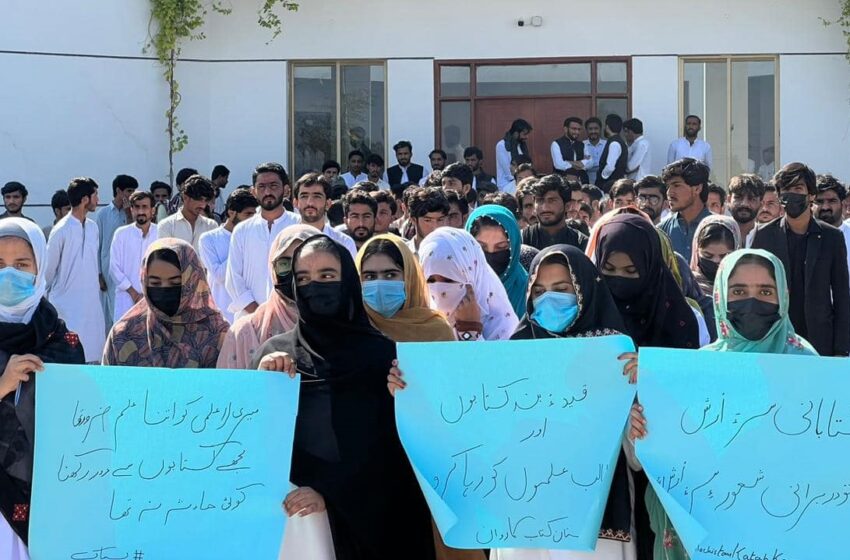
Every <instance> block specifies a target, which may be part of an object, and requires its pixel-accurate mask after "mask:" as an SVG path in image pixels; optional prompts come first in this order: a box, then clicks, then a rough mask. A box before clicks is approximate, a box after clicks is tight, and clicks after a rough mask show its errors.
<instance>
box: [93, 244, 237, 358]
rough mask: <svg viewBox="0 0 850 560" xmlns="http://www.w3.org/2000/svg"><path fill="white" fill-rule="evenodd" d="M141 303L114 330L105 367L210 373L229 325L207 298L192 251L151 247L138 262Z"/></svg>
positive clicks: (173, 246) (169, 246)
mask: <svg viewBox="0 0 850 560" xmlns="http://www.w3.org/2000/svg"><path fill="white" fill-rule="evenodd" d="M142 286H144V291H145V297H144V299H141V300H139V302H138V303H136V304H135V305H134V306H133V307H132V308H131V309H130V311H128V312H127V313H126V314H125V315H124V317H122V318H121V320H120V321H118V322H117V323H115V325H113V327H112V330H111V331H110V332H109V337H108V338H107V340H106V348H105V349H104V351H103V365H107V366H112V365H127V366H139V367H168V368H213V367H215V365H216V361H217V360H218V354H219V350H220V349H221V345H222V342H223V341H224V336H225V334H226V333H227V322H226V321H225V320H224V318H223V317H222V316H221V313H219V311H218V309H216V307H215V304H214V303H213V301H212V298H211V297H210V288H209V285H208V284H207V280H206V274H205V273H204V268H203V266H202V265H201V261H200V260H199V259H198V256H197V254H196V253H195V250H194V249H192V246H191V245H189V244H188V243H186V242H185V241H181V240H179V239H174V238H165V239H160V240H158V241H155V242H154V243H153V244H152V245H151V246H150V247H149V248H148V252H147V253H146V254H145V258H144V261H143V262H142Z"/></svg>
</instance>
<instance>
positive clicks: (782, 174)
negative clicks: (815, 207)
mask: <svg viewBox="0 0 850 560" xmlns="http://www.w3.org/2000/svg"><path fill="white" fill-rule="evenodd" d="M773 184H774V185H775V186H776V190H777V192H778V193H779V200H780V201H781V203H782V206H783V207H784V208H785V217H784V218H781V219H779V220H774V221H772V222H770V223H767V224H764V225H760V226H758V227H757V228H756V232H755V236H754V237H753V244H752V246H753V248H754V249H765V250H767V251H770V252H771V253H773V254H774V255H776V256H777V257H778V258H779V259H780V260H781V261H782V264H783V265H784V266H785V272H786V275H787V276H788V294H789V302H788V303H789V308H788V315H789V317H790V319H791V323H792V324H793V325H794V330H795V331H797V334H799V335H800V336H802V337H803V338H805V339H806V340H808V341H809V342H811V343H812V346H814V347H815V349H816V350H817V351H818V354H820V355H821V356H847V355H848V354H850V279H849V278H848V273H847V247H846V245H845V244H844V235H843V234H842V233H841V232H840V231H838V229H836V228H834V227H833V226H831V225H829V224H827V223H826V222H822V221H820V220H818V219H815V217H814V216H812V209H811V204H812V201H813V200H814V198H815V196H817V194H818V190H817V179H816V177H815V172H814V171H812V170H811V169H810V168H809V167H808V166H806V165H804V164H802V163H789V164H787V165H785V166H784V167H783V168H782V169H780V170H779V172H778V173H776V175H775V176H774V177H773ZM753 301H754V302H756V304H754V307H753V310H754V311H753V313H757V314H758V315H757V316H759V317H762V316H763V317H765V320H769V321H770V323H772V322H773V321H774V318H775V314H776V313H777V312H778V308H776V306H775V305H774V306H773V308H768V307H769V306H768V307H765V306H764V305H763V302H762V304H761V305H758V304H757V302H758V300H753Z"/></svg>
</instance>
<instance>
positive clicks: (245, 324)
mask: <svg viewBox="0 0 850 560" xmlns="http://www.w3.org/2000/svg"><path fill="white" fill-rule="evenodd" d="M318 233H319V230H317V229H316V228H314V227H313V226H308V225H305V224H297V225H294V226H289V227H288V228H286V229H284V230H283V231H281V232H280V233H279V234H278V235H277V238H275V240H274V241H273V242H272V248H271V251H270V252H269V274H271V278H272V284H273V285H274V291H273V292H272V293H271V294H269V299H268V300H267V301H266V302H265V303H263V304H261V305H260V306H259V307H258V308H257V310H256V311H254V312H253V313H251V314H250V315H246V316H245V317H241V318H239V319H237V321H236V322H235V323H234V324H233V325H232V326H231V327H230V330H228V331H227V337H226V338H225V339H224V345H223V346H222V347H221V353H220V354H219V356H218V367H219V368H221V369H245V368H248V367H250V366H251V362H252V361H253V360H254V353H255V352H256V351H257V349H258V348H259V347H260V345H261V344H263V343H264V342H265V341H267V340H268V339H270V338H271V337H273V336H276V335H279V334H283V333H285V332H286V331H288V330H291V329H292V328H293V327H295V323H297V322H298V309H297V308H296V307H295V293H294V290H295V282H294V281H293V277H292V255H294V254H295V250H296V249H297V248H298V247H300V246H301V244H302V243H303V242H304V241H306V240H307V239H309V238H311V237H313V236H314V235H317V234H318Z"/></svg>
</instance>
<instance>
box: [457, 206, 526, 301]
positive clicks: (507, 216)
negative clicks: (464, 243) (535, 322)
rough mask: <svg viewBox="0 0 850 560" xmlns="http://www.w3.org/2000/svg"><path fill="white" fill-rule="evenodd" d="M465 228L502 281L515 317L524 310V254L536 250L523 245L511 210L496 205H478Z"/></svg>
mask: <svg viewBox="0 0 850 560" xmlns="http://www.w3.org/2000/svg"><path fill="white" fill-rule="evenodd" d="M466 231H468V232H469V233H470V234H471V235H472V237H474V238H475V240H476V241H478V243H479V244H480V245H481V249H483V250H484V256H485V257H486V259H487V264H488V265H490V268H492V269H493V272H495V273H496V276H498V277H499V280H501V282H502V285H503V286H504V287H505V291H506V292H507V293H508V298H510V300H511V306H512V307H513V308H514V312H516V314H517V317H522V315H523V313H525V288H526V285H527V283H528V269H527V268H526V267H525V266H524V265H523V264H522V259H523V257H524V256H525V257H527V256H529V253H530V252H533V254H531V255H530V256H531V258H532V259H533V258H534V256H535V255H536V254H537V253H538V251H537V249H535V248H534V247H529V246H527V245H523V244H522V233H521V232H520V229H519V224H518V223H517V221H516V218H515V217H514V215H513V214H511V211H510V210H508V209H507V208H505V207H504V206H499V205H497V204H486V205H484V206H479V207H478V209H476V210H475V212H473V213H472V214H470V215H469V218H467V220H466ZM529 264H530V263H529Z"/></svg>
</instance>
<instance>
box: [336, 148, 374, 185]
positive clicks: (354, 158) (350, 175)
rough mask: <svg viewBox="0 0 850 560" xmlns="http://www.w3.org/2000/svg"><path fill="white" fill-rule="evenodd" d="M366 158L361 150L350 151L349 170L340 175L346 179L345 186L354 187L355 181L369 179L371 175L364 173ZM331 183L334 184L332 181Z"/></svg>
mask: <svg viewBox="0 0 850 560" xmlns="http://www.w3.org/2000/svg"><path fill="white" fill-rule="evenodd" d="M365 160H366V158H365V157H364V156H363V152H361V151H360V150H351V151H350V152H348V171H346V172H345V173H343V174H342V175H340V177H342V180H343V181H345V186H346V187H348V188H349V189H350V188H351V187H353V186H354V184H355V183H359V182H360V181H368V180H369V176H368V175H366V174H365V173H363V165H364V163H365ZM331 184H333V182H331Z"/></svg>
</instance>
